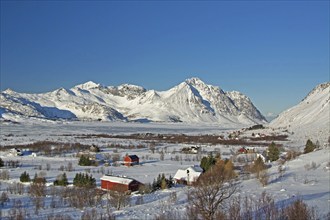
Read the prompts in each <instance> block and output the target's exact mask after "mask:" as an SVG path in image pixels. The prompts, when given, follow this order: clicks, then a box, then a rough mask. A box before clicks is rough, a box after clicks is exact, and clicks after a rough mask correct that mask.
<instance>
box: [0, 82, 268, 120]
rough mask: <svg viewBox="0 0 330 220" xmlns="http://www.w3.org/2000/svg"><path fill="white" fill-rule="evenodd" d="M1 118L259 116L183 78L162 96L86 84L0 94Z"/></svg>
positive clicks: (244, 101) (237, 96) (241, 100)
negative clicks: (40, 91) (45, 91)
mask: <svg viewBox="0 0 330 220" xmlns="http://www.w3.org/2000/svg"><path fill="white" fill-rule="evenodd" d="M0 114H1V117H2V118H4V119H8V120H13V119H14V118H15V117H16V118H17V117H36V118H44V119H64V120H67V119H69V120H104V121H141V122H148V121H152V122H188V123H190V122H194V123H201V122H202V123H211V122H213V123H220V124H224V125H233V124H236V125H237V124H244V125H249V124H255V123H265V122H266V119H265V117H264V116H263V115H262V114H261V113H260V112H259V110H258V109H257V108H256V107H255V106H254V105H253V103H252V102H251V100H250V99H249V98H248V97H247V96H245V95H243V94H242V93H240V92H236V91H234V92H224V91H223V90H222V89H220V88H219V87H217V86H212V85H207V84H205V83H204V82H203V81H201V80H200V79H198V78H191V79H187V80H185V81H184V82H182V83H180V84H179V85H177V86H175V87H173V88H171V89H169V90H167V91H155V90H146V89H144V88H143V87H140V86H136V85H130V84H123V85H120V86H102V85H100V84H96V83H94V82H86V83H84V84H81V85H77V86H75V87H73V88H71V89H64V88H60V89H57V90H55V91H52V92H48V93H40V94H26V93H17V92H15V91H12V90H10V89H7V90H5V91H3V92H1V93H0Z"/></svg>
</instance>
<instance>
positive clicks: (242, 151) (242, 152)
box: [238, 147, 248, 154]
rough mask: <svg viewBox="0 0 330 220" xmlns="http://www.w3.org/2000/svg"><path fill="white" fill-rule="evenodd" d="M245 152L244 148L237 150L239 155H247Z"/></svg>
mask: <svg viewBox="0 0 330 220" xmlns="http://www.w3.org/2000/svg"><path fill="white" fill-rule="evenodd" d="M247 152H248V151H247V149H246V148H245V147H242V148H240V149H238V153H240V154H247Z"/></svg>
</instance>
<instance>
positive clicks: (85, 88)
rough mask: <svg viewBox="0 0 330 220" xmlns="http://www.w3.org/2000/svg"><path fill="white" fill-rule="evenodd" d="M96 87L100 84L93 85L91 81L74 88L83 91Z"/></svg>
mask: <svg viewBox="0 0 330 220" xmlns="http://www.w3.org/2000/svg"><path fill="white" fill-rule="evenodd" d="M98 87H100V84H98V83H95V82H93V81H87V82H85V83H83V84H79V85H76V86H75V88H79V89H84V90H88V89H94V88H98Z"/></svg>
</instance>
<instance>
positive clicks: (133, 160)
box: [124, 155, 139, 166]
mask: <svg viewBox="0 0 330 220" xmlns="http://www.w3.org/2000/svg"><path fill="white" fill-rule="evenodd" d="M138 164H139V157H138V156H136V155H126V156H125V157H124V165H126V166H133V165H138Z"/></svg>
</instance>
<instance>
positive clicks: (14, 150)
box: [9, 148, 23, 156]
mask: <svg viewBox="0 0 330 220" xmlns="http://www.w3.org/2000/svg"><path fill="white" fill-rule="evenodd" d="M9 153H10V154H11V155H13V156H23V152H22V151H21V150H20V149H17V148H12V149H10V151H9Z"/></svg>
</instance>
